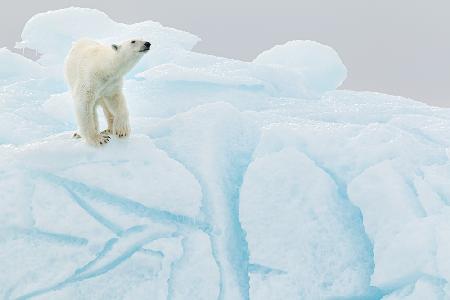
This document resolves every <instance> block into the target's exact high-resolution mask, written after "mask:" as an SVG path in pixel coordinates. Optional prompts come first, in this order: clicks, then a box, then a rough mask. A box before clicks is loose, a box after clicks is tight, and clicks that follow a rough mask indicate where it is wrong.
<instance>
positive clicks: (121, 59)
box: [111, 39, 151, 73]
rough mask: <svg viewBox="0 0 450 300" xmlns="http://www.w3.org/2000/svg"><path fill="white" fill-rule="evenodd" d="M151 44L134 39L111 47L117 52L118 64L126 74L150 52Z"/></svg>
mask: <svg viewBox="0 0 450 300" xmlns="http://www.w3.org/2000/svg"><path fill="white" fill-rule="evenodd" d="M150 45H151V44H150V42H147V41H143V40H140V39H132V40H128V41H125V42H123V43H121V44H120V45H116V44H113V45H112V46H111V47H112V49H113V50H114V52H115V55H114V56H115V58H116V62H118V65H119V66H120V68H121V69H122V71H123V72H124V73H126V72H128V71H129V70H131V68H133V66H134V65H135V64H136V63H137V62H138V61H139V60H140V59H141V57H142V56H143V55H144V54H145V53H147V52H148V51H149V50H150Z"/></svg>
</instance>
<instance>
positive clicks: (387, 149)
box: [0, 7, 450, 300]
mask: <svg viewBox="0 0 450 300" xmlns="http://www.w3.org/2000/svg"><path fill="white" fill-rule="evenodd" d="M136 36H137V37H142V38H145V39H146V40H147V39H148V40H150V41H151V42H152V50H151V51H150V52H149V53H148V54H147V55H146V56H145V57H144V58H143V59H142V61H141V62H140V63H139V64H138V65H137V66H136V67H135V68H134V69H133V70H132V71H131V72H130V73H129V74H128V75H127V77H126V80H125V82H124V94H125V96H126V98H127V102H128V106H129V111H130V116H131V127H132V129H133V133H132V135H131V136H130V137H129V138H128V139H117V138H114V137H113V138H112V140H111V142H110V143H109V144H108V145H106V146H104V147H101V148H93V147H90V146H88V145H86V144H85V143H84V142H83V140H80V139H73V138H72V134H73V132H74V131H75V130H76V121H75V118H74V112H73V108H72V99H71V95H70V93H69V92H68V88H67V86H66V84H65V83H64V80H63V75H62V65H63V63H64V58H65V55H66V54H67V51H68V50H69V48H70V47H71V44H72V43H73V42H74V41H75V40H77V39H79V38H82V37H88V38H93V39H96V40H99V41H101V42H103V43H113V42H120V41H121V40H124V39H128V38H131V37H136ZM199 41H200V38H198V37H196V36H195V35H193V34H190V33H187V32H184V31H181V30H178V29H172V28H168V27H165V26H162V25H161V24H159V23H156V22H152V21H145V22H141V23H137V24H123V23H118V22H115V21H114V20H112V19H111V18H109V17H108V16H107V15H106V14H104V13H103V12H100V11H98V10H94V9H87V8H75V7H72V8H67V9H62V10H57V11H50V12H47V13H41V14H38V15H36V16H33V17H32V18H31V19H30V20H29V21H28V22H27V23H26V25H25V27H24V29H23V32H22V41H20V42H18V43H17V47H18V48H25V47H26V48H30V49H34V50H36V51H37V52H38V53H40V58H39V59H38V60H37V61H32V60H29V59H27V58H25V57H23V56H22V55H20V54H18V53H13V52H11V51H9V50H7V49H0V63H1V64H2V66H3V67H2V69H1V70H0V125H1V126H0V208H1V209H0V267H1V268H2V273H1V274H0V298H2V299H143V298H146V299H147V298H150V299H180V300H183V299H199V300H202V299H204V300H211V299H225V300H239V299H243V300H246V299H255V300H259V299H261V300H278V299H279V300H281V299H283V300H286V299H385V300H388V299H389V300H392V299H448V298H449V297H450V287H449V285H448V282H449V281H450V221H449V220H450V218H449V216H450V206H449V205H450V202H449V200H448V199H450V185H449V184H448V183H449V182H450V160H449V158H450V150H449V147H450V135H449V134H448V130H449V128H450V111H449V110H448V109H443V108H436V107H430V106H427V105H425V104H423V103H420V102H417V101H414V100H411V99H406V98H402V97H398V96H390V95H385V94H380V93H375V92H356V91H350V90H341V89H339V87H340V85H341V84H342V82H343V81H344V80H345V78H346V75H347V69H346V67H345V65H344V63H343V62H342V60H341V59H340V57H339V55H338V54H337V53H336V52H335V51H334V50H333V49H332V48H331V47H329V46H326V45H322V44H320V43H317V42H313V41H290V42H287V43H285V44H283V45H278V46H274V47H273V48H271V49H268V50H266V51H264V52H262V53H261V54H260V55H258V56H257V57H256V58H255V59H254V60H253V61H251V62H243V61H238V60H233V59H227V58H222V57H215V56H212V55H206V54H201V53H197V52H195V50H193V48H194V46H195V45H196V43H198V42H199ZM153 46H154V49H153ZM100 126H101V127H104V126H105V122H104V120H101V124H100Z"/></svg>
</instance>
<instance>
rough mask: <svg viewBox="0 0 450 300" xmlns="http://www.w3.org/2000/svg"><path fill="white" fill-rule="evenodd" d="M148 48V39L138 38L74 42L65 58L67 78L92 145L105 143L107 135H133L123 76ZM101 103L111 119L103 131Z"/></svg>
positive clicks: (81, 125) (82, 127)
mask: <svg viewBox="0 0 450 300" xmlns="http://www.w3.org/2000/svg"><path fill="white" fill-rule="evenodd" d="M132 41H134V43H132ZM145 49H146V46H145V41H142V40H137V39H135V40H130V41H126V42H124V43H122V44H121V45H119V46H117V45H109V46H106V45H102V44H100V43H97V42H95V41H92V40H87V39H83V40H79V41H77V42H76V43H74V45H73V47H72V49H71V50H70V53H69V55H68V56H67V59H66V63H65V77H66V81H67V83H68V84H69V86H70V89H71V92H72V97H73V100H74V102H75V112H76V117H77V122H78V128H79V132H80V134H81V136H82V137H84V138H85V139H86V141H87V142H88V143H89V144H91V145H101V144H106V143H107V142H108V141H109V136H108V134H116V135H117V136H119V137H125V136H128V135H129V134H130V125H129V120H128V109H127V104H126V101H125V97H124V96H123V93H122V85H123V76H124V75H125V74H126V73H127V72H129V71H130V70H131V68H133V66H134V65H135V64H136V63H137V62H138V61H139V59H140V58H141V57H142V56H143V54H144V53H146V52H147V51H145ZM98 105H100V106H101V107H102V108H103V112H104V114H105V117H106V120H107V122H108V129H106V130H105V131H103V132H101V133H100V132H99V129H98V119H97V112H96V111H97V110H96V108H97V106H98ZM76 135H77V134H76Z"/></svg>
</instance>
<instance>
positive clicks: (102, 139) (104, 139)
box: [86, 133, 111, 146]
mask: <svg viewBox="0 0 450 300" xmlns="http://www.w3.org/2000/svg"><path fill="white" fill-rule="evenodd" d="M110 139H111V137H110V136H109V135H106V134H101V133H99V134H97V135H95V136H94V137H91V138H88V139H86V140H87V142H88V143H89V144H91V145H93V146H101V145H105V144H107V143H108V142H109V140H110Z"/></svg>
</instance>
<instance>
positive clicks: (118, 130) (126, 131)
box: [113, 120, 130, 138]
mask: <svg viewBox="0 0 450 300" xmlns="http://www.w3.org/2000/svg"><path fill="white" fill-rule="evenodd" d="M113 132H114V134H115V135H117V136H118V137H120V138H122V137H126V136H128V135H130V126H129V125H128V122H127V121H121V120H118V121H116V120H115V122H114V128H113Z"/></svg>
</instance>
